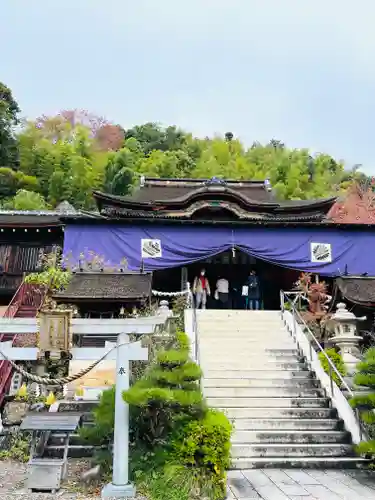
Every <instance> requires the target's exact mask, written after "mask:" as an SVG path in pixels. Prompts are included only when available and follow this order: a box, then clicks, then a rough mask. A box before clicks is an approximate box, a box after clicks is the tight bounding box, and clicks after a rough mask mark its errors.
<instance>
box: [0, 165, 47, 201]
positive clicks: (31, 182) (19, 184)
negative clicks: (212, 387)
mask: <svg viewBox="0 0 375 500" xmlns="http://www.w3.org/2000/svg"><path fill="white" fill-rule="evenodd" d="M37 187H38V180H37V179H36V177H32V176H29V175H25V174H23V173H22V172H18V171H15V170H12V169H11V168H6V167H0V200H1V199H3V200H4V199H5V198H10V197H12V196H15V195H16V193H17V191H18V190H19V189H29V190H34V189H37Z"/></svg>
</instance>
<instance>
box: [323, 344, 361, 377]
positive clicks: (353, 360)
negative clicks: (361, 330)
mask: <svg viewBox="0 0 375 500" xmlns="http://www.w3.org/2000/svg"><path fill="white" fill-rule="evenodd" d="M329 340H330V343H332V344H333V345H335V346H337V347H338V348H339V350H340V354H341V357H342V359H343V362H344V364H345V367H346V369H347V372H348V375H349V376H350V375H354V374H355V373H356V372H357V365H358V363H359V362H360V361H361V356H360V353H359V349H358V344H359V342H360V341H361V337H359V336H358V335H352V336H351V335H348V336H346V337H342V336H341V335H340V336H336V337H332V338H330V339H329Z"/></svg>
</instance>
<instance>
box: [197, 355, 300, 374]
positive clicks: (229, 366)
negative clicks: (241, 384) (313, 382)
mask: <svg viewBox="0 0 375 500" xmlns="http://www.w3.org/2000/svg"><path fill="white" fill-rule="evenodd" d="M199 364H200V365H201V368H202V370H203V371H204V372H205V371H208V370H225V371H232V370H236V369H237V370H250V369H252V370H254V369H258V370H261V369H262V368H263V370H293V371H298V370H306V369H307V367H306V365H305V363H299V362H298V361H295V362H293V363H282V362H281V361H263V360H262V359H261V358H259V359H255V360H246V358H245V359H239V360H237V361H235V360H233V361H232V360H228V361H216V360H215V359H211V360H206V361H202V360H200V363H199Z"/></svg>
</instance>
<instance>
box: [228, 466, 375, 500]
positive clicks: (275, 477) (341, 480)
mask: <svg viewBox="0 0 375 500" xmlns="http://www.w3.org/2000/svg"><path fill="white" fill-rule="evenodd" d="M228 485H229V486H228V488H229V490H228V496H227V499H228V500H253V499H262V500H360V499H362V500H364V499H366V500H372V499H374V500H375V473H374V475H372V474H370V473H367V472H365V471H359V470H314V469H304V470H301V469H288V470H287V469H252V470H242V471H239V470H238V471H236V470H233V471H229V472H228Z"/></svg>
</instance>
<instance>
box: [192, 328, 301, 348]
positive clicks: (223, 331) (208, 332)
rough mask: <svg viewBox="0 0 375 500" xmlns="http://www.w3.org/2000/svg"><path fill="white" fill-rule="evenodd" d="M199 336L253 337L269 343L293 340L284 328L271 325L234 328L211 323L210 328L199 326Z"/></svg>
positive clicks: (206, 337) (226, 338) (225, 338)
mask: <svg viewBox="0 0 375 500" xmlns="http://www.w3.org/2000/svg"><path fill="white" fill-rule="evenodd" d="M198 336H199V338H201V339H208V338H210V339H211V338H216V339H220V340H229V339H230V338H235V339H246V338H248V339H253V340H261V339H262V338H263V340H264V341H265V342H266V343H268V344H269V345H271V344H272V341H277V340H280V341H283V340H285V341H286V340H293V337H292V336H291V334H290V333H289V332H287V331H284V330H281V331H280V330H278V329H277V330H273V329H270V328H269V327H265V328H241V329H238V328H234V327H233V326H232V325H220V326H216V325H213V326H212V325H211V326H210V328H208V327H207V328H202V327H200V326H198Z"/></svg>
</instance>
